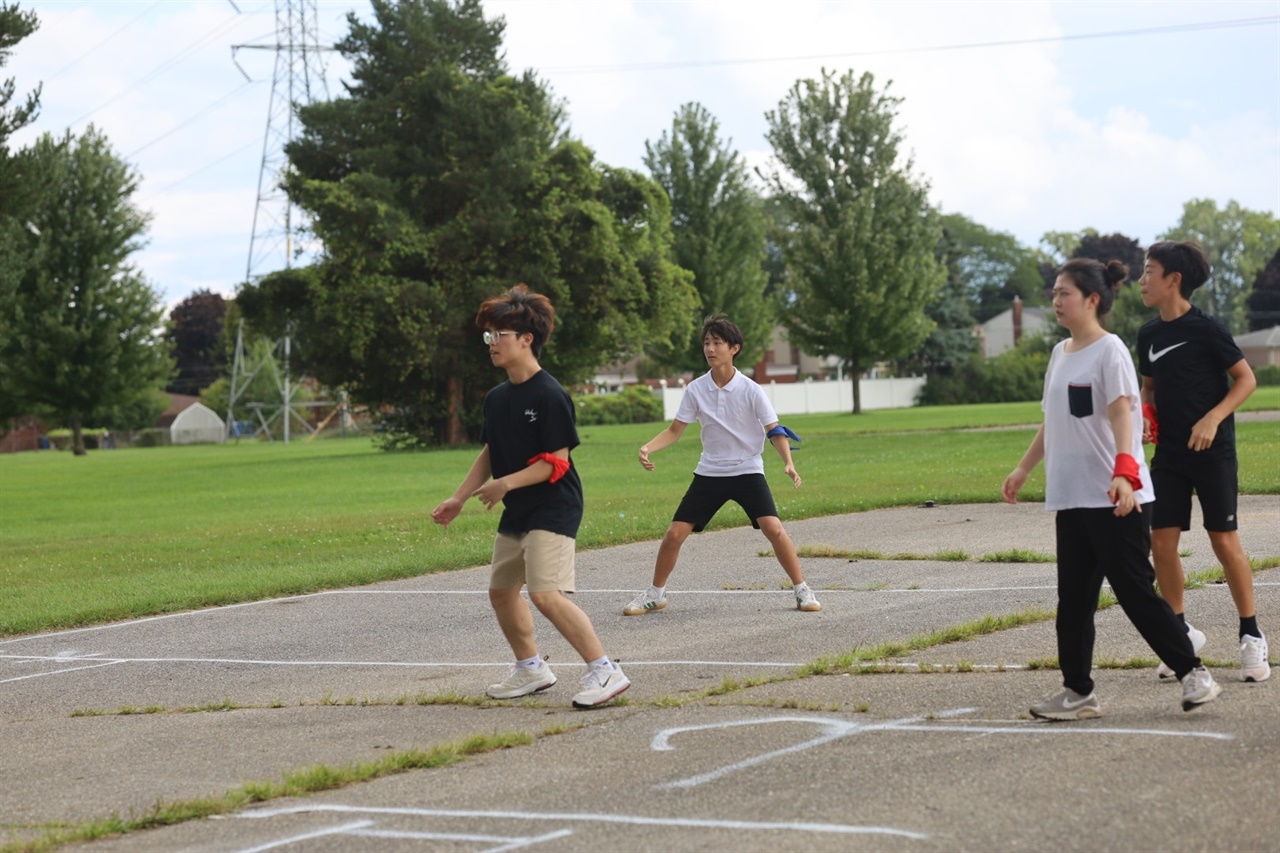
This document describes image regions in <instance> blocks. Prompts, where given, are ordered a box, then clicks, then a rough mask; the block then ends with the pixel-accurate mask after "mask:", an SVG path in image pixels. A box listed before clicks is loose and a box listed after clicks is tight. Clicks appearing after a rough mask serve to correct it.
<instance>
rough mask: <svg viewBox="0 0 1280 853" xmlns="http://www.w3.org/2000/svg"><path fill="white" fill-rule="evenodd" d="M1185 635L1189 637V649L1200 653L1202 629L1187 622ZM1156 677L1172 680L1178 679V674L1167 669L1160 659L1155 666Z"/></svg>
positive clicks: (1203, 638)
mask: <svg viewBox="0 0 1280 853" xmlns="http://www.w3.org/2000/svg"><path fill="white" fill-rule="evenodd" d="M1187 636H1188V637H1190V638H1191V651H1192V652H1193V653H1195V654H1197V655H1198V654H1200V650H1201V649H1203V648H1204V641H1205V637H1204V631H1201V630H1199V629H1198V628H1194V627H1192V625H1191V623H1190V622H1188V623H1187ZM1156 678H1158V679H1160V680H1161V681H1167V682H1170V683H1172V682H1174V681H1177V680H1178V674H1177V673H1176V672H1174V671H1173V670H1171V669H1169V667H1168V666H1166V665H1165V662H1164V661H1160V665H1159V666H1158V667H1156Z"/></svg>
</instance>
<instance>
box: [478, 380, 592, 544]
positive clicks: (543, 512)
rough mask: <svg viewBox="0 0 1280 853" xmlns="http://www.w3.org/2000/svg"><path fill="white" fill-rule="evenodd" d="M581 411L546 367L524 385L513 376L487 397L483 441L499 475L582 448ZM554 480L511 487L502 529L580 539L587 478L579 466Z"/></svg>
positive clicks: (490, 463) (499, 526) (517, 533)
mask: <svg viewBox="0 0 1280 853" xmlns="http://www.w3.org/2000/svg"><path fill="white" fill-rule="evenodd" d="M576 422H577V413H576V412H575V411H574V408H573V400H572V399H571V398H570V397H569V392H568V391H566V390H564V388H563V387H562V386H561V385H560V383H559V382H557V381H556V380H555V377H553V376H552V375H551V374H550V373H547V371H545V370H539V371H538V372H537V373H535V374H534V375H533V376H531V377H529V378H528V379H527V380H525V381H524V382H521V383H520V384H519V385H514V384H512V383H511V381H510V380H508V381H506V382H503V383H502V384H501V385H499V386H497V387H496V388H493V389H492V390H490V391H489V393H488V394H486V395H485V398H484V425H483V426H482V427H481V428H480V440H481V441H482V442H484V443H485V444H487V445H489V468H490V471H491V472H492V473H493V477H494V479H495V480H496V479H498V478H499V477H505V476H507V475H508V474H511V473H514V472H516V471H522V470H524V469H525V468H528V467H529V460H530V459H531V458H533V457H534V456H537V455H538V454H539V453H555V452H556V451H557V450H559V449H560V448H562V447H568V448H569V449H570V450H572V449H573V448H575V447H577V446H578V428H577V426H576ZM572 461H573V456H572V454H570V463H571V464H570V465H569V470H568V472H567V473H565V475H564V476H563V477H561V478H560V479H559V480H556V481H555V482H554V483H551V482H545V481H544V482H541V483H536V484H534V485H532V486H525V487H524V488H523V489H512V490H511V491H509V492H507V495H506V497H504V498H503V499H502V505H503V510H502V518H501V519H500V520H499V521H498V532H499V533H510V534H515V535H519V534H522V533H528V532H529V531H530V530H549V531H551V532H552V533H559V534H561V535H562V536H569V537H573V538H576V537H577V535H578V526H579V525H580V524H581V523H582V480H581V479H579V478H578V469H577V466H575V465H573V464H572Z"/></svg>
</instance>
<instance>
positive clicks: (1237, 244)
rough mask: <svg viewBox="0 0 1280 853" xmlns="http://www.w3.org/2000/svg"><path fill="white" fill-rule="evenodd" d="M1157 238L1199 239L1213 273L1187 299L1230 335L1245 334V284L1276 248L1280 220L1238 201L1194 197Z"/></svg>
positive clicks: (1246, 288) (1247, 288)
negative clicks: (1189, 298) (1225, 328)
mask: <svg viewBox="0 0 1280 853" xmlns="http://www.w3.org/2000/svg"><path fill="white" fill-rule="evenodd" d="M1160 239H1161V240H1198V241H1199V242H1200V244H1201V245H1202V246H1204V248H1205V251H1206V252H1207V253H1208V255H1209V262H1210V263H1211V264H1212V265H1213V274H1212V276H1211V278H1210V279H1209V283H1208V284H1207V285H1205V286H1204V287H1201V288H1199V289H1198V290H1197V291H1196V292H1195V293H1194V294H1192V299H1191V301H1192V302H1193V303H1194V304H1196V305H1198V306H1199V307H1200V308H1202V309H1203V310H1205V311H1207V312H1208V313H1210V314H1214V315H1215V316H1217V317H1218V319H1220V320H1222V322H1224V323H1226V325H1227V328H1228V329H1230V330H1231V332H1232V333H1233V334H1239V333H1240V332H1243V331H1244V330H1245V328H1246V327H1247V325H1248V318H1247V316H1246V312H1247V308H1246V305H1245V301H1246V300H1247V299H1248V297H1249V288H1250V286H1251V285H1252V283H1253V279H1254V277H1255V276H1256V275H1257V274H1258V271H1259V270H1261V269H1262V268H1263V267H1265V266H1266V264H1267V260H1268V259H1269V258H1270V257H1271V255H1272V253H1274V252H1275V251H1276V249H1277V248H1278V247H1280V218H1277V217H1275V216H1273V215H1272V214H1270V213H1265V212H1262V211H1257V210H1249V209H1248V208H1245V207H1241V206H1240V204H1239V203H1238V202H1236V201H1229V202H1227V204H1226V206H1225V207H1223V208H1222V209H1219V208H1218V203H1217V202H1216V201H1214V200H1212V199H1193V200H1191V201H1189V202H1187V203H1186V204H1184V205H1183V206H1182V218H1181V219H1180V220H1178V224H1177V225H1175V226H1174V227H1173V228H1170V229H1169V230H1168V231H1166V232H1165V233H1164V234H1161V235H1160Z"/></svg>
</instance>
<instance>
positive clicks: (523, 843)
mask: <svg viewBox="0 0 1280 853" xmlns="http://www.w3.org/2000/svg"><path fill="white" fill-rule="evenodd" d="M345 834H346V835H357V836H360V837H361V838H394V839H404V840H408V841H497V842H501V846H499V847H490V848H489V849H488V850H486V851H485V853H499V851H504V850H519V849H520V848H521V847H532V846H533V845H535V844H541V843H542V842H544V841H555V840H556V839H557V838H564V837H565V836H568V835H573V830H572V829H561V830H557V831H556V832H548V833H547V834H546V835H535V836H533V837H532V838H509V837H507V836H503V835H464V834H462V833H454V832H406V831H403V830H399V829H359V830H356V831H354V832H348V833H345Z"/></svg>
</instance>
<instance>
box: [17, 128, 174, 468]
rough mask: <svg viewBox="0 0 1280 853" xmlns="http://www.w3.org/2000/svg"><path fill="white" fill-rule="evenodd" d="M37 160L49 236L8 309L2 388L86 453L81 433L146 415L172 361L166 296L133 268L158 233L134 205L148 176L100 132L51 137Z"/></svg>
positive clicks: (38, 244) (40, 220)
mask: <svg viewBox="0 0 1280 853" xmlns="http://www.w3.org/2000/svg"><path fill="white" fill-rule="evenodd" d="M30 153H31V158H30V159H31V164H32V174H33V177H34V178H35V179H36V180H38V182H39V186H40V187H41V188H42V194H43V195H42V203H41V204H40V206H39V207H38V208H37V209H36V210H34V211H32V214H31V216H32V225H33V227H34V232H35V233H36V234H37V235H38V236H36V241H35V249H34V262H33V263H32V264H31V265H29V266H28V267H27V268H26V269H24V270H23V272H22V275H21V278H20V279H19V280H18V282H17V284H16V286H15V287H13V289H12V292H9V293H5V294H4V298H3V299H0V314H3V320H0V328H5V329H8V330H9V333H8V334H7V335H6V336H5V337H4V339H3V340H2V341H0V386H2V387H5V388H8V389H11V390H12V392H13V393H14V395H15V396H16V398H17V399H18V400H20V401H23V402H26V403H28V404H30V405H33V406H38V407H43V408H45V409H47V410H49V411H50V412H52V413H54V415H55V416H56V417H58V418H59V419H60V420H62V421H63V422H64V423H65V424H66V425H67V426H68V427H70V428H71V430H72V434H73V447H74V449H75V452H76V454H77V455H83V454H84V440H83V437H82V435H81V429H82V427H83V426H84V425H85V424H86V423H88V422H90V421H94V420H104V421H105V420H108V419H111V418H112V417H113V414H114V415H115V416H119V417H124V415H122V414H121V413H123V412H127V411H130V410H134V411H136V408H135V403H136V402H137V401H138V399H139V398H143V397H151V396H152V393H153V392H154V391H155V390H156V389H157V388H159V387H160V386H161V385H163V384H164V382H165V380H166V379H168V377H169V375H170V373H171V372H172V370H173V362H172V360H171V359H170V357H169V354H168V351H167V348H166V347H165V346H164V344H163V341H162V339H161V337H160V335H159V334H158V329H159V327H160V324H161V321H162V319H163V316H164V312H163V309H162V308H161V306H160V304H159V298H158V296H157V294H156V293H155V292H154V291H153V290H152V289H151V287H150V286H149V285H148V284H147V282H146V281H145V280H144V279H143V277H142V275H141V274H140V273H139V272H138V270H137V269H136V268H134V267H133V266H132V265H131V264H130V263H129V262H128V259H129V256H130V255H131V254H133V252H134V251H136V250H137V249H138V248H139V247H140V246H141V244H142V239H143V235H144V233H145V230H146V225H147V216H146V215H145V214H143V213H142V212H141V211H139V210H138V209H137V208H136V207H134V206H133V204H132V202H131V201H130V197H131V196H132V194H133V192H134V190H136V189H137V185H138V179H137V176H136V175H135V174H134V173H133V171H132V169H130V167H129V165H128V164H127V163H125V162H124V161H122V160H120V159H119V158H118V157H116V156H115V155H114V154H113V153H112V152H111V148H110V146H109V144H108V143H107V140H106V138H105V137H103V136H102V135H101V134H99V133H98V132H97V131H96V130H94V128H93V127H92V126H90V128H89V129H88V130H87V131H85V133H84V135H83V136H81V137H79V138H73V137H72V136H71V135H70V134H69V133H68V134H67V135H66V136H65V137H64V138H63V139H60V140H58V139H54V138H53V137H52V136H50V135H48V134H45V135H44V136H43V137H41V138H40V139H39V140H38V141H37V142H36V143H35V145H34V146H33V147H32V149H31V152H30ZM147 405H149V404H145V403H144V404H143V409H145V408H146V406H147Z"/></svg>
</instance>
